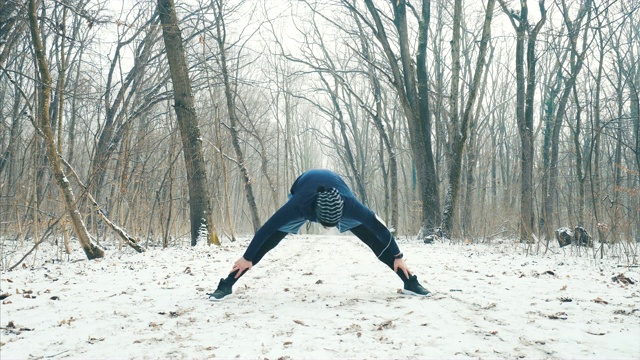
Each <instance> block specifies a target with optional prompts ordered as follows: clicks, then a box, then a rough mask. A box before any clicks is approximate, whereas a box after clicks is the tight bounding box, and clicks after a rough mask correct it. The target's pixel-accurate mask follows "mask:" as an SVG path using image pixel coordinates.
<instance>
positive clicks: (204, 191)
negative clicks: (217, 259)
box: [158, 0, 220, 245]
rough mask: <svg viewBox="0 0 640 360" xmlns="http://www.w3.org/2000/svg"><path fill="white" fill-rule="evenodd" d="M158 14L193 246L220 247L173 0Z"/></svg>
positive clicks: (163, 3) (164, 2)
mask: <svg viewBox="0 0 640 360" xmlns="http://www.w3.org/2000/svg"><path fill="white" fill-rule="evenodd" d="M158 13H159V15H160V22H161V24H162V37H163V38H164V44H165V47H166V49H167V60H168V61H169V69H170V72H171V80H172V83H173V97H174V101H175V103H174V110H175V112H176V117H177V121H178V128H179V129H180V136H181V138H182V151H183V154H184V162H185V165H186V168H187V182H188V185H189V211H190V219H191V245H196V244H197V242H198V240H199V239H200V238H203V237H205V236H206V239H207V241H208V242H209V243H213V244H220V241H219V239H218V234H217V233H216V230H215V227H214V224H213V219H212V216H211V202H210V200H209V188H208V184H207V172H206V167H205V162H204V155H203V152H202V137H201V135H200V128H199V127H198V116H197V114H196V108H195V105H194V100H193V92H192V89H191V80H190V79H189V68H188V67H187V60H186V58H185V54H184V46H183V44H182V33H181V31H180V27H178V17H177V15H176V9H175V3H174V1H173V0H158Z"/></svg>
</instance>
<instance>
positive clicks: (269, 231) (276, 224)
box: [243, 200, 302, 261]
mask: <svg viewBox="0 0 640 360" xmlns="http://www.w3.org/2000/svg"><path fill="white" fill-rule="evenodd" d="M300 220H302V216H301V215H300V214H299V212H298V211H297V210H296V208H295V206H294V201H292V200H289V201H287V202H286V203H285V204H284V205H282V207H281V208H280V209H278V210H277V211H276V212H275V213H274V214H273V215H272V216H271V217H270V218H269V220H267V222H265V223H264V225H262V227H260V229H258V231H257V232H256V233H255V235H254V236H253V239H252V240H251V242H250V243H249V246H248V247H247V250H245V252H244V255H243V257H244V258H245V260H248V261H253V258H254V256H255V255H256V253H257V252H258V250H259V249H260V248H261V247H262V246H263V245H264V242H265V241H267V239H268V238H269V237H270V236H271V235H273V233H275V232H276V231H278V230H280V229H281V228H283V227H285V226H286V225H288V224H290V223H293V222H299V221H300Z"/></svg>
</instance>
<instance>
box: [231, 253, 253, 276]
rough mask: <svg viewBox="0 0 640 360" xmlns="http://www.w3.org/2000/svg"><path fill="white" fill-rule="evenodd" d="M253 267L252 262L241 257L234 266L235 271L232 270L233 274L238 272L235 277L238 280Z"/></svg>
mask: <svg viewBox="0 0 640 360" xmlns="http://www.w3.org/2000/svg"><path fill="white" fill-rule="evenodd" d="M252 266H253V263H252V262H251V261H249V260H247V259H245V258H244V257H241V258H240V259H238V260H236V262H235V263H234V264H233V269H231V272H234V271H236V270H238V273H237V274H236V276H234V277H235V278H236V279H237V278H239V277H240V275H242V273H244V272H245V271H247V270H249V269H251V267H252Z"/></svg>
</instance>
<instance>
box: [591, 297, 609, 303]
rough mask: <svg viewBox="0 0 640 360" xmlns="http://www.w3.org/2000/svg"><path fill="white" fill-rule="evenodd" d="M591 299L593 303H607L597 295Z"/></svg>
mask: <svg viewBox="0 0 640 360" xmlns="http://www.w3.org/2000/svg"><path fill="white" fill-rule="evenodd" d="M592 301H593V302H594V303H596V304H604V305H607V304H609V303H608V302H607V301H604V300H602V299H601V298H599V297H597V298H595V299H593V300H592Z"/></svg>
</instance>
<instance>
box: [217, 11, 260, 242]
mask: <svg viewBox="0 0 640 360" xmlns="http://www.w3.org/2000/svg"><path fill="white" fill-rule="evenodd" d="M212 3H215V5H214V9H213V10H214V11H215V14H216V15H215V16H216V34H217V37H216V41H217V42H218V49H219V50H220V67H221V71H222V78H223V83H224V94H225V97H226V100H227V112H228V113H229V120H230V124H229V132H230V133H231V143H232V144H233V149H234V150H235V152H236V158H237V159H236V161H237V163H238V167H239V170H240V173H241V174H242V181H243V183H244V190H245V195H246V197H247V203H248V205H249V211H250V213H251V223H252V224H253V229H254V231H258V229H259V228H260V226H261V225H262V223H261V221H260V216H259V215H258V206H257V204H256V198H255V195H254V194H253V185H252V180H251V177H250V176H249V170H248V169H247V166H246V162H245V158H244V153H243V151H242V147H240V135H239V133H238V126H239V125H240V124H239V122H240V120H239V119H238V116H237V113H236V104H235V94H234V93H233V90H232V89H231V80H230V79H229V69H228V66H227V55H226V42H225V39H226V33H225V32H226V29H225V28H223V15H222V4H221V3H220V2H219V1H217V0H216V1H212Z"/></svg>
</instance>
